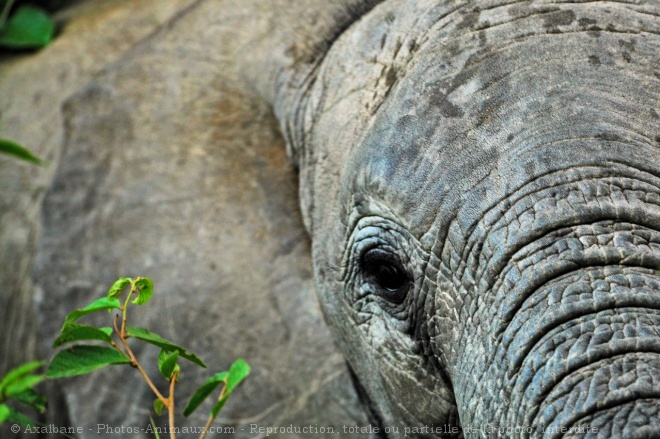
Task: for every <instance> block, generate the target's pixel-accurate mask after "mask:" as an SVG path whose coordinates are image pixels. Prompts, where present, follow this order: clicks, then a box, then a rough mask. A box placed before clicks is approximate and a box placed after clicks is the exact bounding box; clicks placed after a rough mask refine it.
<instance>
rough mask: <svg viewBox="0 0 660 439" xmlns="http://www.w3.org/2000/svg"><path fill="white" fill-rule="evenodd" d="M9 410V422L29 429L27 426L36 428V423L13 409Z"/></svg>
mask: <svg viewBox="0 0 660 439" xmlns="http://www.w3.org/2000/svg"><path fill="white" fill-rule="evenodd" d="M9 410H10V413H9V417H8V418H7V420H8V421H9V422H15V423H16V424H21V425H23V426H25V427H27V426H30V427H33V426H34V421H33V420H32V419H30V418H28V417H27V416H25V415H24V414H23V413H21V412H17V411H16V410H14V409H12V408H10V409H9Z"/></svg>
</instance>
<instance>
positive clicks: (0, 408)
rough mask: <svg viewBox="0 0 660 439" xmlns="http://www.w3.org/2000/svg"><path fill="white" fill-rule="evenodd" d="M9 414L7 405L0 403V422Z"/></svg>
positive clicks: (7, 417)
mask: <svg viewBox="0 0 660 439" xmlns="http://www.w3.org/2000/svg"><path fill="white" fill-rule="evenodd" d="M9 415H11V409H10V408H9V406H7V405H5V404H0V424H2V423H3V422H5V421H6V420H7V419H9Z"/></svg>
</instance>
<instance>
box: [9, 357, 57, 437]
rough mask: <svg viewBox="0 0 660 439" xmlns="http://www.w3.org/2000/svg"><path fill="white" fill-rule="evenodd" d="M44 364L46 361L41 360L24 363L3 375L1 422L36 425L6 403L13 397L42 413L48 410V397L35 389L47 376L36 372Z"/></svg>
mask: <svg viewBox="0 0 660 439" xmlns="http://www.w3.org/2000/svg"><path fill="white" fill-rule="evenodd" d="M43 365H44V363H42V362H41V361H31V362H29V363H23V364H21V365H20V366H18V367H16V368H14V369H12V370H10V371H9V372H7V373H6V374H5V376H4V377H2V380H0V424H2V423H3V422H5V421H7V422H15V423H18V424H21V425H24V426H32V425H34V422H33V421H32V420H31V419H30V418H28V417H27V416H25V415H24V414H22V413H21V412H19V411H17V410H15V409H14V408H12V407H11V406H9V405H7V404H5V402H7V401H8V400H12V399H13V400H14V401H18V402H20V403H21V404H23V405H26V406H28V407H32V408H33V409H35V410H37V411H38V412H41V413H43V412H44V411H45V410H46V397H45V396H43V395H41V394H39V393H37V392H36V391H35V390H34V389H33V387H34V386H36V385H37V384H39V383H40V382H42V381H43V380H44V379H45V378H46V377H45V376H44V375H42V374H35V373H34V372H35V371H36V370H37V369H39V368H41V367H42V366H43Z"/></svg>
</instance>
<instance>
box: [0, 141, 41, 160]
mask: <svg viewBox="0 0 660 439" xmlns="http://www.w3.org/2000/svg"><path fill="white" fill-rule="evenodd" d="M0 153H3V154H8V155H12V156H14V157H18V158H19V159H22V160H25V161H28V162H32V163H36V164H40V163H41V160H39V158H38V157H36V156H35V155H33V154H32V153H31V152H30V151H28V150H27V149H25V148H23V147H22V146H21V145H19V144H18V143H15V142H12V141H10V140H6V139H0Z"/></svg>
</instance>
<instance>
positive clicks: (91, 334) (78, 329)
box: [53, 323, 112, 348]
mask: <svg viewBox="0 0 660 439" xmlns="http://www.w3.org/2000/svg"><path fill="white" fill-rule="evenodd" d="M111 336H112V328H108V327H103V328H95V327H94V326H87V325H79V324H77V323H69V324H68V325H66V326H65V327H64V328H62V333H61V335H60V336H59V337H57V338H56V339H55V341H54V342H53V347H54V348H56V347H58V346H62V345H63V344H65V343H70V342H72V341H79V340H101V341H105V342H107V343H110V342H111V341H112V337H111Z"/></svg>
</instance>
